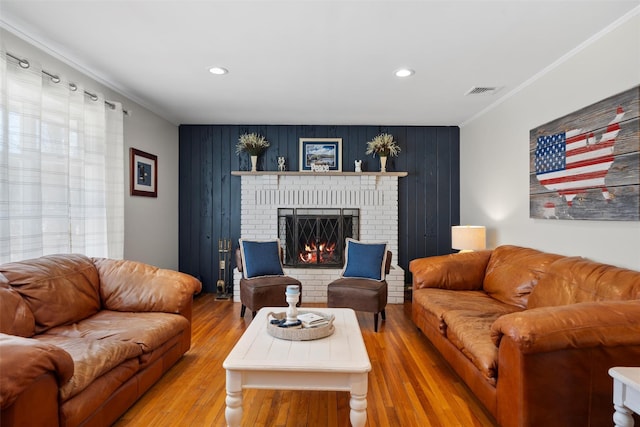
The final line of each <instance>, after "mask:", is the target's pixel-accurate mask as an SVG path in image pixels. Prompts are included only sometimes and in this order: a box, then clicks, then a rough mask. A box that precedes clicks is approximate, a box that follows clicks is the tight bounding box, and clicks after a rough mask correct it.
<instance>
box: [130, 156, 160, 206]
mask: <svg viewBox="0 0 640 427" xmlns="http://www.w3.org/2000/svg"><path fill="white" fill-rule="evenodd" d="M129 159H130V165H131V167H130V171H129V184H130V188H131V195H132V196H145V197H158V156H156V155H154V154H149V153H145V152H144V151H140V150H137V149H135V148H131V149H130V150H129Z"/></svg>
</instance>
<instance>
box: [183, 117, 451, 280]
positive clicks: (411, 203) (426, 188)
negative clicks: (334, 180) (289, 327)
mask: <svg viewBox="0 0 640 427" xmlns="http://www.w3.org/2000/svg"><path fill="white" fill-rule="evenodd" d="M245 132H257V133H259V134H261V135H263V136H265V137H266V138H267V140H268V141H269V143H270V144H271V146H270V147H269V149H268V150H267V151H266V152H265V153H264V154H263V155H262V156H260V158H259V160H258V170H269V171H275V170H277V169H278V166H277V157H278V156H284V157H286V158H287V170H292V171H297V170H298V146H299V138H301V137H305V138H324V137H326V138H342V156H343V163H342V169H343V171H353V162H354V160H358V159H360V160H362V161H363V162H362V164H363V170H364V171H377V170H379V160H378V159H377V158H373V157H372V156H367V155H366V154H365V150H366V142H367V141H369V140H370V139H371V138H373V137H374V136H376V135H377V134H379V133H381V132H387V133H391V134H392V135H393V136H394V138H395V139H396V140H397V141H398V144H399V145H400V147H401V149H402V152H401V153H400V155H399V156H398V157H395V158H389V160H388V162H387V170H388V171H406V172H408V173H409V175H408V176H407V177H405V178H399V180H398V182H399V184H400V185H399V208H398V210H399V225H400V229H399V236H398V237H399V252H400V253H399V254H394V258H395V257H396V256H397V257H398V258H397V260H398V264H399V265H400V266H401V267H402V268H404V269H405V271H406V277H405V278H406V283H411V275H410V273H409V261H410V260H412V259H414V258H420V257H425V256H433V255H441V254H448V253H451V252H452V250H451V232H450V229H451V225H452V224H453V225H455V224H458V223H459V218H460V183H459V172H460V161H459V159H460V156H459V149H460V143H459V141H460V140H459V135H460V130H459V128H458V127H457V126H388V127H387V126H313V125H304V126H294V125H282V126H275V125H264V126H258V125H256V126H254V125H182V126H180V212H179V213H180V242H179V244H180V259H179V262H180V266H179V268H180V270H181V271H183V272H186V273H189V274H192V275H194V276H196V277H199V278H200V279H201V280H202V282H203V285H204V291H205V292H215V291H216V281H217V280H218V240H219V239H231V241H232V244H233V249H234V250H235V248H236V247H237V245H238V238H240V177H239V176H231V171H237V170H250V169H251V167H250V162H249V157H248V156H247V155H246V154H245V153H242V154H241V155H240V156H238V155H236V152H235V147H236V143H237V141H238V137H239V136H240V135H241V134H243V133H245ZM231 261H232V266H231V267H232V268H233V267H235V258H234V257H233V256H232V257H231ZM229 276H230V280H232V274H230V275H229Z"/></svg>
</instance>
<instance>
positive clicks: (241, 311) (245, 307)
mask: <svg viewBox="0 0 640 427" xmlns="http://www.w3.org/2000/svg"><path fill="white" fill-rule="evenodd" d="M245 311H247V306H246V305H244V304H242V307H241V308H240V317H244V312H245Z"/></svg>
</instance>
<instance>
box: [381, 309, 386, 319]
mask: <svg viewBox="0 0 640 427" xmlns="http://www.w3.org/2000/svg"><path fill="white" fill-rule="evenodd" d="M380 314H382V320H387V313H385V311H384V310H382V311H381V312H380Z"/></svg>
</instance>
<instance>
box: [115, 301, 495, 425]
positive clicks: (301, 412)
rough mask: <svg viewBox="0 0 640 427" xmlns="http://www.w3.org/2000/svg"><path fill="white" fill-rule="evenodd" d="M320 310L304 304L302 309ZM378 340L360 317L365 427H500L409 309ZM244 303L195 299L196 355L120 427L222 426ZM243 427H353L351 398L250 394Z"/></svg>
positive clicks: (390, 309)
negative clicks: (228, 365) (228, 369)
mask: <svg viewBox="0 0 640 427" xmlns="http://www.w3.org/2000/svg"><path fill="white" fill-rule="evenodd" d="M311 306H314V307H322V306H323V305H321V304H309V305H307V304H305V307H311ZM386 311H387V320H386V322H382V323H381V326H380V330H379V332H378V333H375V332H374V331H373V315H372V314H371V313H357V315H358V321H359V322H360V327H361V329H362V335H363V337H364V341H365V345H366V347H367V351H368V353H369V358H370V359H371V365H372V371H371V372H370V373H369V392H368V396H367V400H368V408H367V417H368V418H367V426H369V427H373V426H402V427H408V426H416V427H417V426H420V427H424V426H433V427H450V426H464V427H467V426H479V427H494V426H496V424H495V421H494V420H493V418H492V417H491V416H490V415H489V414H488V413H487V412H486V410H485V409H484V408H483V407H482V405H481V404H480V403H479V402H478V401H477V400H476V398H475V397H474V396H473V394H472V393H471V392H470V391H469V390H468V389H467V387H466V385H465V384H464V383H462V381H461V380H460V379H459V378H458V376H457V375H456V374H455V373H454V372H453V370H451V368H450V367H449V366H448V365H447V363H446V361H445V360H444V359H443V358H442V357H441V356H440V354H439V353H438V352H437V351H436V350H435V349H434V348H433V347H432V345H431V344H430V343H429V341H428V340H427V339H426V338H425V337H424V335H422V333H421V332H420V331H419V330H417V328H416V327H415V325H414V324H413V322H412V321H411V305H410V303H405V304H404V305H388V306H387V310H386ZM239 313H240V304H239V303H232V302H230V301H216V299H215V295H213V294H203V295H200V296H198V297H196V299H195V302H194V310H193V332H192V333H193V339H192V345H191V350H190V351H189V352H187V353H186V354H185V355H184V357H183V358H182V359H181V360H180V361H179V362H178V363H177V364H176V365H175V366H174V367H173V368H172V369H171V370H169V371H168V372H167V373H166V374H165V375H164V376H163V377H162V378H161V379H160V381H158V382H157V383H156V384H155V385H154V386H153V387H152V388H151V389H150V390H149V391H148V392H147V393H146V394H145V395H144V396H142V398H141V399H140V400H139V401H138V402H137V403H136V404H135V405H134V406H133V407H131V409H129V411H128V412H126V413H125V414H124V415H123V416H122V417H121V418H120V419H119V420H118V422H117V423H116V424H115V425H116V426H118V427H124V426H132V427H133V426H140V427H142V426H144V427H146V426H150V425H153V426H154V427H162V426H167V427H168V426H172V427H173V426H225V425H226V423H225V418H224V410H225V397H226V395H225V371H224V369H223V368H222V362H223V361H224V359H225V358H226V356H227V354H228V353H229V351H230V350H231V348H233V346H234V345H235V343H236V341H237V340H238V339H239V338H240V336H241V335H242V333H243V332H244V330H245V328H246V327H247V326H248V324H249V323H250V322H251V314H250V313H247V315H246V316H245V318H244V319H241V318H240V317H239ZM243 397H244V414H243V419H242V425H243V426H283V427H289V426H309V427H315V426H323V427H324V426H340V427H342V426H348V425H349V393H347V392H327V391H324V392H321V391H279V390H245V391H244V393H243Z"/></svg>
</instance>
